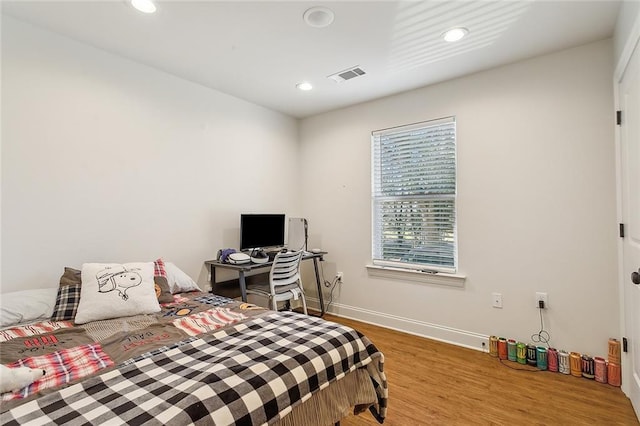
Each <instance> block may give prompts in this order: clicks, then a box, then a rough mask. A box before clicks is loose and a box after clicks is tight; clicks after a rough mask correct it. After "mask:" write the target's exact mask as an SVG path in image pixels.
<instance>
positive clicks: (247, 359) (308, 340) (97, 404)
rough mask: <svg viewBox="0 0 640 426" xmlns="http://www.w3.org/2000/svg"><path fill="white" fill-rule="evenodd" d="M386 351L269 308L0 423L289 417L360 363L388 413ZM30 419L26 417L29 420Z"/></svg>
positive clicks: (350, 333) (377, 411)
mask: <svg viewBox="0 0 640 426" xmlns="http://www.w3.org/2000/svg"><path fill="white" fill-rule="evenodd" d="M382 365H383V357H382V354H381V353H380V352H378V350H377V349H376V348H375V346H374V345H373V344H372V343H371V342H370V341H369V340H368V339H367V338H366V337H364V336H362V335H360V334H359V333H358V332H356V331H354V330H352V329H350V328H348V327H344V326H341V325H339V324H335V323H331V322H327V321H323V320H319V319H317V318H314V317H309V316H304V315H300V314H296V313H272V314H268V315H264V316H261V317H255V318H253V319H251V320H248V321H246V322H243V323H240V324H237V325H235V326H232V327H228V328H225V329H223V330H220V331H218V332H215V333H212V334H207V335H204V336H203V337H202V338H198V339H194V340H192V341H191V342H188V343H186V344H181V345H176V346H174V347H167V348H166V349H165V350H164V351H160V352H158V353H155V354H153V355H152V356H141V357H139V358H138V359H137V360H136V361H135V362H133V363H129V364H127V365H124V366H121V367H120V368H118V369H115V370H112V371H110V372H108V373H104V374H102V375H100V376H97V377H93V378H90V379H87V380H85V381H84V382H81V383H78V384H75V385H72V386H69V387H67V388H65V389H62V390H59V391H57V392H54V393H51V394H48V395H45V396H43V397H41V398H39V399H36V400H33V401H30V402H27V403H25V404H23V405H21V406H19V407H16V408H14V409H13V410H10V411H7V412H5V413H3V414H2V417H1V419H2V424H7V425H18V424H20V425H24V424H38V425H42V424H65V425H85V424H131V425H140V424H161V425H181V426H182V425H188V424H215V425H232V424H235V425H261V424H268V423H270V422H273V421H275V420H278V419H280V418H281V417H283V416H285V415H286V414H288V413H289V412H290V411H291V410H292V408H293V407H294V406H296V405H297V404H299V403H302V402H304V401H305V400H307V399H308V398H309V397H310V396H311V394H312V393H314V392H316V391H318V390H320V389H323V388H325V387H327V386H329V384H330V383H331V382H333V381H335V380H338V379H340V378H342V377H343V376H344V375H345V374H346V373H348V372H351V371H353V370H355V369H357V368H361V367H366V368H367V370H368V371H369V374H370V376H371V377H372V380H373V381H374V385H375V387H376V389H377V392H378V404H377V405H375V406H374V407H373V409H372V412H373V414H374V415H375V416H376V417H377V418H378V420H379V421H381V420H382V419H384V416H385V414H386V399H387V385H386V380H385V376H384V372H383V368H382ZM31 422H32V423H31Z"/></svg>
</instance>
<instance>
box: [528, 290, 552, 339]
mask: <svg viewBox="0 0 640 426" xmlns="http://www.w3.org/2000/svg"><path fill="white" fill-rule="evenodd" d="M543 309H544V302H543V301H542V300H541V301H540V302H539V306H538V310H539V311H540V331H538V332H537V333H533V334H532V335H531V340H532V341H534V342H535V343H542V344H544V345H547V348H548V347H549V342H550V341H551V335H550V334H549V332H548V331H546V330H545V329H544V319H543V317H542V310H543Z"/></svg>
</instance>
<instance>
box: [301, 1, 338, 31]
mask: <svg viewBox="0 0 640 426" xmlns="http://www.w3.org/2000/svg"><path fill="white" fill-rule="evenodd" d="M302 18H303V19H304V22H306V23H307V25H309V26H310V27H314V28H324V27H328V26H329V25H331V23H332V22H333V18H334V14H333V11H332V10H331V9H329V8H327V7H322V6H315V7H312V8H311V9H307V10H306V11H305V12H304V14H303V15H302Z"/></svg>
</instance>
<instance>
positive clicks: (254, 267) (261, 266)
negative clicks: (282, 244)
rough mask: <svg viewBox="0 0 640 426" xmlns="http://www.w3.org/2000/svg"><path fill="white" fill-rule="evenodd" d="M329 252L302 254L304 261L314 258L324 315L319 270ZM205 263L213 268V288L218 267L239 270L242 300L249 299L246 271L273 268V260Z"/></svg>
mask: <svg viewBox="0 0 640 426" xmlns="http://www.w3.org/2000/svg"><path fill="white" fill-rule="evenodd" d="M325 254H327V252H325V251H323V252H320V253H310V252H306V253H304V254H303V255H302V261H305V260H313V269H314V271H315V273H316V285H317V287H318V298H319V299H320V316H323V315H324V313H325V310H324V297H323V295H322V281H321V280H320V272H319V271H318V260H320V261H322V260H324V259H323V256H324V255H325ZM204 263H205V265H209V268H210V269H211V288H212V289H213V286H214V284H215V283H216V269H218V268H222V269H231V270H233V271H238V282H239V283H240V292H241V293H242V301H243V302H246V301H247V283H246V280H245V273H246V272H251V271H258V270H260V269H266V268H271V265H272V264H273V261H270V262H267V263H245V264H242V265H232V264H230V263H222V262H220V261H218V260H206V261H205V262H204Z"/></svg>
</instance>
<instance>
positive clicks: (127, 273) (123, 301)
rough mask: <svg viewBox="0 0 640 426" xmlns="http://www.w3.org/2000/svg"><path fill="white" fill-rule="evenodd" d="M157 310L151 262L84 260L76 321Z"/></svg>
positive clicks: (158, 308)
mask: <svg viewBox="0 0 640 426" xmlns="http://www.w3.org/2000/svg"><path fill="white" fill-rule="evenodd" d="M155 312H160V305H159V304H158V299H157V297H156V292H155V283H154V281H153V262H144V263H124V264H118V263H85V264H83V265H82V287H81V290H80V303H79V305H78V311H77V313H76V318H75V322H76V324H85V323H87V322H89V321H97V320H103V319H109V318H118V317H128V316H132V315H140V314H152V313H155Z"/></svg>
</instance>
